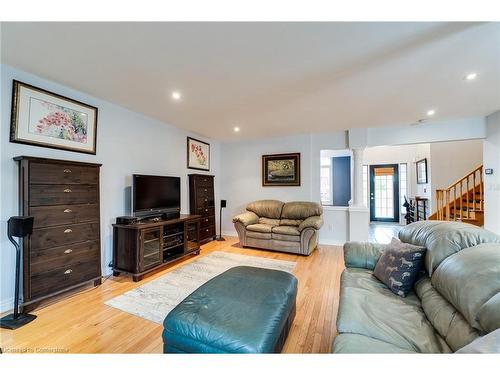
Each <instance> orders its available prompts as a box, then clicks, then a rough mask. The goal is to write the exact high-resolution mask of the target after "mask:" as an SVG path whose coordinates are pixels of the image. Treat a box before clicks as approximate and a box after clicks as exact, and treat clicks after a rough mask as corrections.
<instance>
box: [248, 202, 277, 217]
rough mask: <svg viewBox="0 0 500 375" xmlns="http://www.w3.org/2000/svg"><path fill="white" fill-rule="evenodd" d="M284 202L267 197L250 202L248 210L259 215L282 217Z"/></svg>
mask: <svg viewBox="0 0 500 375" xmlns="http://www.w3.org/2000/svg"><path fill="white" fill-rule="evenodd" d="M283 205H284V203H283V202H281V201H277V200H272V199H267V200H260V201H255V202H252V203H250V204H249V205H248V206H247V210H248V211H252V212H254V213H255V214H256V215H257V216H259V217H267V218H270V219H280V217H281V211H282V209H283Z"/></svg>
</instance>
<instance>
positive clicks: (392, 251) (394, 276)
mask: <svg viewBox="0 0 500 375" xmlns="http://www.w3.org/2000/svg"><path fill="white" fill-rule="evenodd" d="M424 254H425V248H423V247H420V246H415V245H411V244H407V243H404V242H401V241H400V240H398V239H397V238H393V239H392V241H391V243H390V244H389V245H388V247H387V249H386V250H385V251H384V253H383V254H382V256H381V257H380V259H379V260H378V262H377V264H376V265H375V270H374V271H373V275H374V276H375V277H376V278H377V279H379V280H380V281H382V282H383V283H384V284H385V285H387V286H388V287H389V289H390V290H392V291H393V292H394V293H395V294H397V295H398V296H401V297H406V295H407V294H408V293H409V292H410V291H411V290H412V288H413V284H414V283H415V281H416V279H417V277H418V274H419V272H420V270H421V269H422V265H423V264H424Z"/></svg>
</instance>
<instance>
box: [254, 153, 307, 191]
mask: <svg viewBox="0 0 500 375" xmlns="http://www.w3.org/2000/svg"><path fill="white" fill-rule="evenodd" d="M262 186H300V153H294V154H275V155H262Z"/></svg>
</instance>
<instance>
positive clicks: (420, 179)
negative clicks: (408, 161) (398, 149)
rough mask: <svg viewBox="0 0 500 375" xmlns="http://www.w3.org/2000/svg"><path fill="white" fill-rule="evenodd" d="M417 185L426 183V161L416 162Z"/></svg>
mask: <svg viewBox="0 0 500 375" xmlns="http://www.w3.org/2000/svg"><path fill="white" fill-rule="evenodd" d="M416 164H417V184H426V183H427V159H422V160H419V161H417V163H416Z"/></svg>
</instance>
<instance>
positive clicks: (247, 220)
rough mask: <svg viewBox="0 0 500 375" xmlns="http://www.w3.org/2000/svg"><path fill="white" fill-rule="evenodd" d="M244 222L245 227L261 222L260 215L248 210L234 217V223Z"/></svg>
mask: <svg viewBox="0 0 500 375" xmlns="http://www.w3.org/2000/svg"><path fill="white" fill-rule="evenodd" d="M238 221H239V222H240V223H242V224H243V225H244V226H245V227H246V226H247V225H250V224H257V223H258V222H259V217H258V216H257V215H256V214H254V213H253V212H250V211H247V212H245V213H243V214H240V215H237V216H235V217H233V223H236V222H238Z"/></svg>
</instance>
